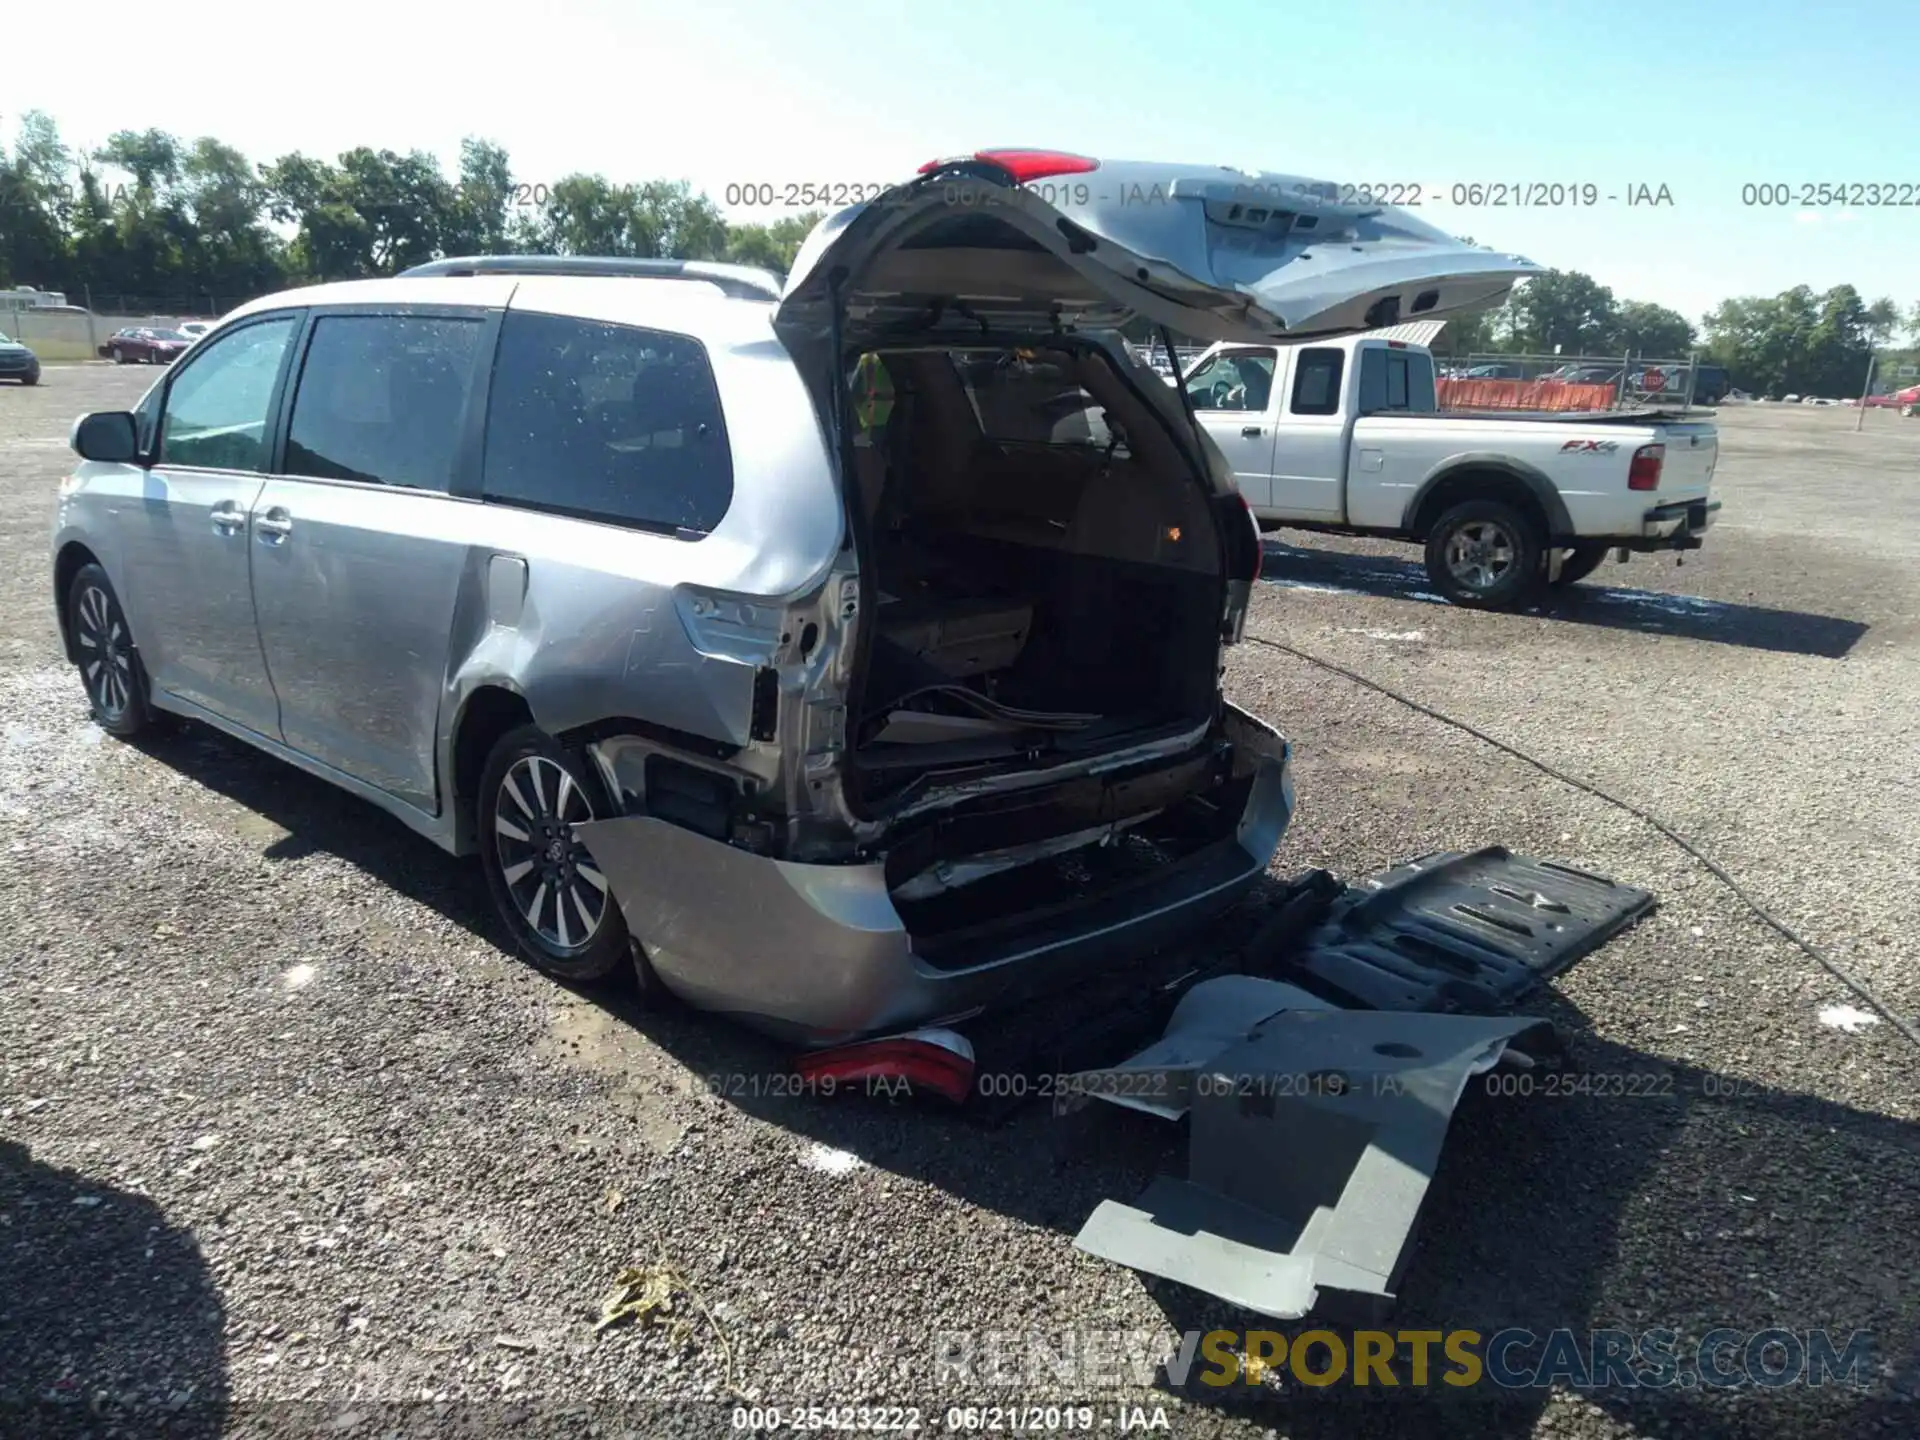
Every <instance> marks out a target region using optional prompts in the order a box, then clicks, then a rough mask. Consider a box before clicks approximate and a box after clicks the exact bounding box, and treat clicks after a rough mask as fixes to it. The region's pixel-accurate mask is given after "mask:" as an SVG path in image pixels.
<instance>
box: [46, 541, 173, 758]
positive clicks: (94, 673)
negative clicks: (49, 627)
mask: <svg viewBox="0 0 1920 1440" xmlns="http://www.w3.org/2000/svg"><path fill="white" fill-rule="evenodd" d="M67 624H68V626H69V628H70V629H71V631H72V634H73V647H74V651H75V653H76V654H77V655H78V656H79V657H80V659H79V662H78V663H79V667H80V683H81V685H82V686H84V687H85V688H86V692H87V703H88V705H89V706H90V707H91V708H92V710H93V719H94V723H95V724H97V725H98V726H99V727H100V728H101V729H102V730H104V731H106V732H107V733H108V734H109V735H112V736H115V737H116V738H118V739H121V740H131V739H132V738H133V737H134V736H135V735H138V734H139V733H140V732H141V731H142V730H145V729H146V728H147V727H148V726H149V725H151V724H152V723H153V707H152V705H151V704H150V703H149V702H148V698H147V697H148V695H149V694H150V693H151V692H150V691H149V689H148V685H147V670H146V667H145V666H144V665H142V664H141V663H140V652H139V651H138V650H136V649H135V648H134V644H133V631H132V629H131V628H130V627H129V626H128V624H127V615H126V612H125V611H124V610H122V609H121V608H120V597H119V596H118V595H116V594H114V591H113V583H112V582H111V581H110V580H108V579H107V572H106V571H105V570H103V569H101V568H100V567H99V566H98V565H82V566H81V567H80V573H79V574H77V575H75V576H74V577H73V584H72V585H71V586H69V587H68V589H67Z"/></svg>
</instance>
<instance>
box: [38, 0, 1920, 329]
mask: <svg viewBox="0 0 1920 1440" xmlns="http://www.w3.org/2000/svg"><path fill="white" fill-rule="evenodd" d="M1902 10H1903V3H1902V0H1883V3H1880V4H1856V3H1837V4H1829V5H1821V6H1816V5H1814V4H1812V3H1810V0H1809V3H1800V4H1795V3H1787V0H1744V3H1743V4H1741V5H1740V6H1738V7H1732V8H1726V7H1712V6H1708V7H1700V6H1678V7H1676V6H1674V5H1672V4H1654V5H1621V4H1604V5H1589V6H1581V7H1577V8H1575V7H1563V6H1526V5H1514V4H1512V3H1500V4H1491V3H1481V0H1445V3H1435V0H1428V3H1402V0H1344V3H1334V4H1318V5H1311V6H1307V5H1298V4H1289V3H1273V0H1210V3H1209V4H1207V5H1205V6H1193V7H1189V6H1183V5H1177V4H1171V3H1167V0H1158V3H1145V0H966V3H947V0H893V3H888V4H883V3H876V0H837V3H835V4H834V5H832V6H830V7H822V6H816V5H800V4H794V3H782V0H680V3H674V4H663V3H659V0H627V3H614V0H543V3H541V4H538V5H536V6H524V5H519V6H515V7H513V8H512V9H511V10H508V9H504V8H502V9H500V10H498V11H497V12H496V11H494V10H491V9H489V8H488V7H487V6H486V5H485V4H484V3H482V4H475V5H469V6H466V7H461V8H459V9H457V10H454V11H446V10H443V9H441V8H439V7H433V6H426V5H411V6H408V5H398V4H394V3H392V0H389V3H387V4H384V5H373V4H367V3H364V0H332V3H329V4H327V5H324V6H317V7H305V6H302V7H298V10H297V11H296V10H295V9H294V8H293V7H279V6H274V5H272V4H263V3H261V0H248V3H245V4H241V3H231V0H168V3H167V4H166V5H165V6H164V15H165V21H166V23H165V25H164V27H162V31H163V33H162V32H157V31H156V29H155V24H156V18H157V12H156V11H155V9H154V7H153V6H152V4H150V3H144V0H143V3H140V4H132V3H123V0H89V3H88V5H87V28H88V29H89V31H90V32H91V33H93V34H96V35H112V34H115V33H118V34H120V35H121V36H123V37H126V38H127V42H128V43H127V44H126V46H125V47H124V53H125V54H126V56H127V60H126V64H125V66H124V68H121V69H116V67H115V66H113V65H111V64H107V63H104V62H102V61H101V59H100V58H99V57H100V56H101V55H102V54H103V53H105V52H104V51H103V50H100V49H98V48H94V49H90V50H89V55H90V57H91V58H90V59H89V60H88V61H87V62H86V64H85V65H84V66H80V67H76V66H75V65H73V64H71V63H69V62H68V61H67V60H66V59H64V58H61V57H60V52H59V51H58V50H57V49H50V50H47V51H45V52H44V53H45V56H46V58H45V59H44V60H38V59H35V58H34V56H33V52H32V48H31V47H28V48H27V49H24V50H17V51H16V52H15V53H13V54H11V55H10V56H9V57H8V58H7V59H6V60H5V62H4V63H0V134H4V135H5V136H6V137H7V138H8V140H9V141H10V139H11V134H12V130H13V126H14V124H15V123H16V121H17V118H18V116H19V114H20V113H21V112H22V111H25V110H29V109H42V110H45V111H47V112H48V113H50V114H52V115H53V116H54V118H55V119H56V120H57V121H58V122H59V124H60V128H61V131H62V134H63V135H64V136H65V138H66V139H67V140H68V141H69V143H72V144H74V145H76V146H78V147H93V146H97V145H99V144H100V143H101V142H102V141H104V140H105V138H106V137H107V136H108V135H110V134H112V133H113V132H114V131H116V130H119V129H145V128H147V127H149V126H158V127H160V128H163V129H167V130H170V131H172V132H173V133H174V134H176V135H178V136H181V137H182V138H184V139H192V138H193V137H196V136H198V135H202V134H209V135H214V136H217V137H218V138H220V139H222V140H224V141H226V142H228V143H229V144H232V145H234V146H236V147H238V148H239V149H240V150H241V151H243V152H244V153H246V154H247V155H248V156H249V157H250V158H252V159H255V160H270V159H273V158H275V157H278V156H280V155H282V154H285V153H287V152H289V151H293V150H301V151H304V152H306V153H308V154H310V155H321V156H327V157H332V156H335V155H337V154H339V153H340V152H341V151H343V150H346V149H349V148H351V147H353V146H356V145H368V146H372V147H374V148H376V149H393V150H399V151H408V150H415V149H418V150H425V151H428V152H430V153H433V154H435V155H438V156H439V157H441V158H442V160H443V162H444V163H445V165H446V168H447V171H448V173H449V174H450V175H451V174H452V173H453V169H454V161H455V158H456V157H457V155H458V150H459V143H460V140H461V138H462V137H463V136H469V135H474V136H481V137H484V138H487V139H490V140H493V141H496V142H497V143H499V144H501V145H503V146H504V147H505V148H506V149H507V150H508V152H509V153H510V155H511V157H512V160H513V167H514V171H515V177H516V179H517V180H519V181H520V182H522V183H524V184H526V185H528V186H530V187H537V186H538V185H540V184H542V183H545V182H551V181H552V180H554V179H557V178H559V177H560V176H562V175H566V174H570V173H573V172H577V171H586V172H590V173H592V172H597V173H601V174H604V175H606V176H607V177H608V178H610V179H612V180H616V181H638V180H645V179H653V178H668V179H685V180H688V181H690V182H692V184H693V185H694V186H695V187H696V188H698V189H701V190H704V191H705V192H706V193H708V194H709V195H710V196H711V197H712V198H713V199H715V200H716V201H717V202H720V203H721V204H722V208H723V210H724V211H725V212H726V213H727V215H728V218H729V219H734V220H761V221H765V220H772V219H777V218H779V216H780V215H782V214H785V213H790V212H789V211H788V210H787V209H785V208H784V207H783V206H782V205H780V204H776V205H775V206H774V207H772V208H765V207H742V206H738V205H728V204H726V203H725V202H726V201H727V200H728V198H729V197H730V196H738V195H739V194H741V193H743V192H742V191H741V188H740V187H743V186H772V187H774V190H775V192H776V198H777V199H779V200H784V199H785V198H786V197H785V196H784V195H781V194H779V192H781V191H784V190H785V189H786V188H787V187H789V186H798V185H800V184H805V183H813V184H816V185H827V186H856V185H864V186H871V185H876V184H882V183H890V182H894V181H897V180H900V179H903V178H906V177H908V176H910V175H911V174H912V172H913V171H914V170H915V168H916V167H918V166H919V165H920V164H921V163H923V162H924V161H926V160H929V159H932V158H934V157H936V156H945V155H952V154H958V153H964V152H968V151H972V150H976V149H982V148H988V147H992V146H1003V145H1019V146H1031V147H1036V148H1058V149H1065V150H1072V151H1077V152H1079V153H1083V154H1089V155H1095V156H1101V155H1104V156H1109V157H1116V158H1126V159H1136V160H1174V161H1182V162H1194V163H1217V164H1227V165H1235V166H1241V167H1245V168H1248V169H1253V170H1269V171H1279V172H1283V173H1288V174H1295V175H1304V176H1310V177H1313V178H1317V179H1324V180H1329V181H1333V182H1335V183H1339V184H1349V183H1351V184H1362V183H1366V184H1372V185H1376V186H1393V187H1402V188H1401V192H1400V193H1401V194H1402V195H1406V194H1407V191H1408V188H1409V187H1415V186H1417V187H1419V190H1420V198H1421V201H1422V203H1421V206H1420V212H1419V213H1421V214H1422V215H1423V216H1424V217H1425V218H1426V219H1428V220H1430V221H1432V222H1433V223H1435V224H1438V225H1440V226H1441V227H1442V228H1444V229H1447V230H1450V231H1452V232H1453V233H1455V234H1465V235H1471V236H1472V237H1473V238H1474V239H1476V240H1477V241H1479V242H1480V243H1482V244H1487V245H1493V246H1496V247H1498V248H1500V249H1502V250H1510V251H1515V252H1518V253H1520V254H1522V255H1526V256H1527V257H1529V258H1530V259H1532V260H1534V261H1536V262H1538V263H1540V264H1542V265H1548V266H1553V267H1557V268H1560V269H1571V270H1582V271H1585V272H1587V273H1588V274H1591V275H1593V276H1594V277H1595V278H1596V279H1598V280H1599V281H1600V282H1601V283H1602V284H1605V285H1608V286H1610V287H1612V289H1613V291H1614V294H1615V295H1616V296H1617V297H1618V298H1621V299H1634V300H1651V301H1655V302H1657V303H1660V304H1663V305H1668V306H1671V307H1672V308H1674V309H1676V310H1679V311H1680V312H1681V313H1682V314H1684V315H1686V316H1687V318H1688V319H1690V320H1694V321H1696V322H1697V321H1698V319H1699V317H1700V316H1701V315H1702V314H1703V313H1704V312H1705V311H1706V310H1708V309H1709V308H1711V307H1712V306H1713V305H1714V304H1716V303H1717V302H1718V301H1720V300H1721V299H1722V298H1724V297H1726V296H1729V295H1742V294H1774V293H1776V292H1778V291H1781V290H1784V289H1788V288H1790V287H1791V286H1793V285H1796V284H1807V285H1810V286H1812V287H1814V289H1815V290H1824V289H1826V288H1827V287H1829V286H1832V285H1836V284H1840V283H1842V282H1851V283H1852V284H1853V285H1855V286H1856V287H1857V288H1858V289H1859V290H1860V291H1861V293H1862V294H1863V295H1864V296H1865V297H1866V298H1867V299H1868V300H1872V299H1874V298H1877V297H1879V296H1881V295H1886V296H1890V297H1891V298H1893V299H1894V300H1895V301H1896V302H1897V303H1898V304H1899V305H1900V306H1901V308H1902V309H1903V310H1906V309H1908V308H1909V307H1911V306H1912V305H1913V304H1914V303H1915V302H1916V301H1920V80H1916V77H1915V75H1914V73H1913V46H1912V43H1911V41H1912V24H1911V18H1912V17H1911V13H1910V12H1909V13H1908V14H1907V15H1906V16H1904V17H1903V16H1902V13H1901V12H1902ZM296 13H297V14H298V15H299V16H300V17H301V20H300V23H299V24H298V25H297V26H296V25H295V24H294V23H293V17H294V15H295V14H296ZM136 37H144V41H145V42H146V43H135V38H136ZM162 57H164V63H162ZM1502 184H1504V185H1506V186H1508V187H1510V188H1519V189H1522V190H1525V191H1531V192H1533V194H1532V196H1531V197H1530V198H1534V199H1538V200H1545V201H1548V202H1549V203H1545V204H1532V205H1520V206H1515V205H1511V204H1509V205H1504V206H1495V205H1492V204H1489V203H1487V201H1488V199H1490V198H1491V195H1490V193H1488V194H1483V196H1482V198H1481V200H1480V203H1478V204H1475V203H1473V199H1474V197H1473V195H1472V194H1470V193H1467V192H1465V191H1463V192H1462V194H1461V196H1460V198H1461V199H1462V200H1464V201H1466V202H1467V203H1463V204H1458V205H1456V204H1454V203H1453V201H1454V199H1455V187H1456V186H1459V187H1466V186H1473V185H1479V186H1488V187H1492V186H1499V185H1502ZM1868 184H1878V185H1880V186H1882V187H1883V194H1882V196H1881V200H1882V201H1883V202H1884V201H1886V200H1889V199H1905V200H1906V201H1907V202H1908V203H1907V204H1905V205H1904V206H1896V205H1891V204H1886V203H1881V204H1872V203H1867V202H1868V201H1869V200H1870V198H1871V197H1870V196H1868V195H1867V194H1865V193H1859V194H1849V193H1848V191H1849V190H1850V189H1851V188H1852V187H1856V186H1866V185H1868ZM1822 185H1825V186H1828V187H1838V188H1839V191H1840V200H1841V201H1842V202H1843V203H1831V202H1827V203H1823V202H1822V200H1821V197H1820V196H1819V195H1818V194H1817V193H1815V194H1812V195H1807V194H1803V191H1805V190H1806V189H1807V188H1808V187H1817V186H1822ZM1554 186H1558V187H1561V189H1562V191H1563V193H1565V192H1575V193H1577V192H1581V191H1582V190H1583V188H1584V187H1587V186H1592V187H1593V193H1594V194H1595V195H1596V197H1597V199H1596V203H1594V204H1592V205H1590V206H1569V205H1567V204H1564V203H1562V204H1555V203H1551V202H1552V200H1553V198H1554V197H1553V192H1552V190H1551V188H1549V187H1554ZM1753 186H1765V187H1768V188H1767V189H1766V190H1764V191H1761V190H1749V189H1747V187H1753ZM730 187H731V188H730ZM1641 187H1645V189H1644V191H1643V190H1642V189H1641ZM1661 187H1665V191H1666V193H1667V194H1668V195H1669V196H1670V197H1671V201H1670V203H1658V204H1641V205H1634V204H1630V203H1629V196H1631V195H1636V194H1642V193H1646V194H1652V195H1654V196H1656V197H1657V196H1658V195H1659V193H1660V191H1661ZM1902 187H1904V189H1903V188H1902ZM538 193H539V191H538V190H537V189H534V190H530V192H529V194H530V195H534V196H537V195H538ZM745 193H751V192H750V191H749V192H745ZM1609 197H1617V198H1609ZM1855 199H1857V200H1859V201H1860V202H1861V203H1859V204H1856V205H1853V206H1851V207H1849V206H1848V205H1847V204H1846V203H1844V202H1845V201H1847V200H1855ZM1763 200H1765V201H1772V202H1775V203H1760V202H1762V201H1763ZM1782 201H1784V203H1778V202H1782ZM1803 201H1806V202H1808V203H1802V202H1803ZM795 208H800V207H798V206H796V207H795Z"/></svg>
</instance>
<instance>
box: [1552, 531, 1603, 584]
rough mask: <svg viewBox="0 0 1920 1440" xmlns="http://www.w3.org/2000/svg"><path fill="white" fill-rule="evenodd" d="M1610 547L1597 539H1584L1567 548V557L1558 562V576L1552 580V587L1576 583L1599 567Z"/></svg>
mask: <svg viewBox="0 0 1920 1440" xmlns="http://www.w3.org/2000/svg"><path fill="white" fill-rule="evenodd" d="M1611 548H1612V547H1611V546H1608V545H1602V544H1600V543H1598V542H1597V541H1584V540H1583V541H1582V542H1581V543H1580V544H1578V545H1575V546H1572V547H1571V548H1569V550H1568V551H1567V558H1566V559H1564V560H1562V561H1561V562H1560V578H1559V579H1557V580H1555V581H1554V582H1553V585H1554V587H1555V588H1556V589H1558V588H1559V587H1561V586H1563V585H1578V584H1579V583H1580V582H1581V581H1582V580H1584V579H1586V578H1587V576H1589V575H1591V574H1592V573H1593V572H1594V571H1596V570H1598V569H1599V568H1600V562H1601V561H1603V560H1605V559H1606V558H1607V551H1608V550H1609V549H1611Z"/></svg>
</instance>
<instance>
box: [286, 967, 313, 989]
mask: <svg viewBox="0 0 1920 1440" xmlns="http://www.w3.org/2000/svg"><path fill="white" fill-rule="evenodd" d="M280 983H281V984H283V985H285V986H286V987H287V989H289V990H299V989H303V988H304V987H306V986H307V985H310V984H312V983H313V966H311V965H308V964H306V963H304V962H302V963H301V964H299V965H295V966H293V967H292V968H290V969H289V970H288V971H287V973H286V974H284V975H282V976H281V977H280Z"/></svg>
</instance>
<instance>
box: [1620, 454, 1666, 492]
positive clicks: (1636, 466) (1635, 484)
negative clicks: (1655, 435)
mask: <svg viewBox="0 0 1920 1440" xmlns="http://www.w3.org/2000/svg"><path fill="white" fill-rule="evenodd" d="M1666 458H1667V447H1666V446H1665V445H1642V446H1641V447H1640V448H1639V449H1638V450H1636V451H1634V452H1633V462H1632V463H1631V464H1630V465H1628V466H1627V489H1629V490H1658V489H1659V488H1660V467H1661V466H1662V465H1663V464H1665V463H1666Z"/></svg>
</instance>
